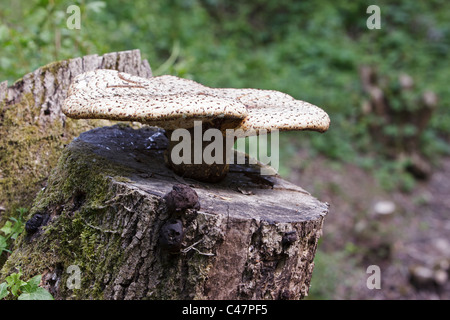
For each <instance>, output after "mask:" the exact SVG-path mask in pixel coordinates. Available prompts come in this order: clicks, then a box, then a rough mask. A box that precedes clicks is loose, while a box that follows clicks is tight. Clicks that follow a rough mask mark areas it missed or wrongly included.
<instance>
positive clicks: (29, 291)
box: [0, 271, 53, 300]
mask: <svg viewBox="0 0 450 320" xmlns="http://www.w3.org/2000/svg"><path fill="white" fill-rule="evenodd" d="M21 277H22V273H21V272H20V271H19V272H18V273H12V274H10V275H9V276H8V277H6V278H5V280H6V282H3V283H0V299H4V298H7V297H8V296H9V295H12V297H14V298H17V299H18V300H53V296H52V295H51V294H50V293H49V292H48V291H47V290H45V289H44V288H41V287H39V283H40V282H41V277H42V276H41V275H37V276H34V277H33V278H31V279H30V280H28V281H23V280H21V279H20V278H21Z"/></svg>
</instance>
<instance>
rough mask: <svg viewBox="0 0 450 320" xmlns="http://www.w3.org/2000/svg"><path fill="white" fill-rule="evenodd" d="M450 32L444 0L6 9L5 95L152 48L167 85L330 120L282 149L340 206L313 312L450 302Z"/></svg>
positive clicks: (16, 1) (1, 56)
mask: <svg viewBox="0 0 450 320" xmlns="http://www.w3.org/2000/svg"><path fill="white" fill-rule="evenodd" d="M70 5H77V6H79V8H80V10H81V21H80V29H69V28H68V27H67V20H68V19H69V17H70V16H71V15H72V12H69V13H68V12H67V8H68V7H69V6H70ZM369 5H377V6H379V8H380V10H381V11H380V19H381V20H380V27H381V28H380V29H369V28H368V27H367V22H368V19H369V18H370V17H371V14H372V13H367V8H368V6H369ZM449 18H450V4H449V3H448V1H445V0H434V1H406V0H405V1H396V2H395V3H392V2H390V1H370V2H366V1H352V2H342V3H336V2H335V1H294V0H291V1H289V0H253V1H249V2H248V3H244V2H240V1H239V2H238V1H220V0H184V1H183V0H152V1H144V0H136V1H121V0H112V1H58V0H54V1H50V0H27V1H25V0H11V1H7V0H2V1H1V2H0V50H1V51H0V81H3V80H9V82H10V83H13V82H14V81H15V80H17V79H19V78H21V77H22V76H23V75H24V74H26V73H28V72H31V71H33V70H35V69H36V68H38V67H40V66H43V65H45V64H47V63H50V62H52V61H56V60H62V59H68V58H73V57H78V56H83V55H87V54H99V55H101V54H104V53H107V52H113V51H122V50H130V49H140V51H141V55H142V57H143V58H144V59H147V60H148V61H149V63H150V65H151V67H152V70H153V73H154V75H162V74H172V75H176V76H179V77H184V78H190V79H193V80H196V81H198V82H201V83H203V84H205V85H208V86H212V87H236V88H239V87H252V88H262V89H274V90H279V91H282V92H286V93H288V94H290V95H292V96H293V97H294V98H296V99H301V100H305V101H308V102H310V103H313V104H315V105H317V106H320V107H321V108H323V109H324V110H325V111H326V112H327V113H328V114H329V115H330V118H331V127H330V130H329V131H328V132H326V133H324V134H319V133H315V132H290V133H282V134H281V135H280V140H281V141H280V146H281V154H280V161H281V168H280V174H281V175H282V176H283V177H285V178H286V179H287V180H289V181H291V182H293V183H296V184H298V185H300V186H302V187H303V188H305V189H306V190H308V191H309V192H311V193H312V194H313V195H314V196H315V197H317V198H319V199H320V200H321V201H324V202H325V201H326V202H328V203H330V204H331V208H330V213H329V215H328V216H327V218H326V220H325V225H324V232H323V236H322V238H321V240H320V243H319V246H318V251H317V255H316V259H315V264H316V266H315V270H314V273H313V278H312V281H311V289H310V295H309V297H308V299H450V280H449V275H450V274H449V272H450V268H449V264H450V236H449V234H450V196H449V195H450V145H449V141H450V105H449V100H450V90H449V80H450V68H449V65H450V64H449V56H448V53H449V48H450V23H449ZM371 265H376V266H378V267H379V268H380V272H381V289H369V288H368V286H367V281H368V278H369V277H370V276H371V274H372V273H370V272H368V271H367V270H368V269H367V268H368V267H369V266H371Z"/></svg>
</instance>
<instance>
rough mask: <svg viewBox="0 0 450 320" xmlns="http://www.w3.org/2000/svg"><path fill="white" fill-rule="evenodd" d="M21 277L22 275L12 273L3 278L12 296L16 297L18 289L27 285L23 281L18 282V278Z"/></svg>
mask: <svg viewBox="0 0 450 320" xmlns="http://www.w3.org/2000/svg"><path fill="white" fill-rule="evenodd" d="M21 276H22V273H21V272H19V273H12V274H11V275H9V276H7V277H6V278H5V280H6V282H7V283H8V287H9V288H10V290H11V293H12V294H13V295H14V296H16V297H17V296H18V291H19V289H20V287H22V286H23V285H25V284H27V283H26V282H25V281H22V280H20V277H21Z"/></svg>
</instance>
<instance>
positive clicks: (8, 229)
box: [0, 221, 13, 235]
mask: <svg viewBox="0 0 450 320" xmlns="http://www.w3.org/2000/svg"><path fill="white" fill-rule="evenodd" d="M0 231H2V232H3V233H4V234H6V235H8V234H10V233H11V232H12V231H13V228H12V223H11V221H6V223H5V225H4V226H3V228H1V229H0Z"/></svg>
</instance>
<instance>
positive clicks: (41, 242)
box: [0, 125, 328, 299]
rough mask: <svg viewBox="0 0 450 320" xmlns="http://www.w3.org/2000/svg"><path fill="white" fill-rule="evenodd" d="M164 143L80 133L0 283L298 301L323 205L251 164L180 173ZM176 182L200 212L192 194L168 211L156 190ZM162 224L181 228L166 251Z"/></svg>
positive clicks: (138, 134)
mask: <svg viewBox="0 0 450 320" xmlns="http://www.w3.org/2000/svg"><path fill="white" fill-rule="evenodd" d="M166 148H167V138H166V137H165V135H164V132H163V131H160V130H157V129H151V128H141V129H133V128H130V127H127V126H119V125H116V126H112V127H104V128H97V129H93V130H91V131H88V132H85V133H83V134H81V135H80V137H79V138H77V139H75V140H74V141H73V142H72V143H71V144H70V145H68V146H67V147H66V148H65V149H64V151H63V153H62V156H61V158H60V159H59V162H58V164H57V166H56V168H55V170H54V171H53V173H52V175H51V176H50V178H49V180H48V184H47V186H46V188H45V189H44V190H42V191H41V192H40V193H39V194H38V196H37V198H36V199H35V201H34V205H33V207H32V210H31V214H30V217H33V216H34V217H36V215H37V214H39V215H40V216H37V218H34V219H32V220H31V222H30V226H31V225H32V226H33V228H31V229H30V232H27V233H25V234H23V235H21V236H20V237H19V239H18V240H17V245H16V249H15V250H14V251H13V253H12V255H11V256H10V257H9V259H8V260H7V262H6V263H5V265H4V266H3V268H2V270H1V273H0V282H1V280H2V279H4V277H5V276H7V275H8V274H10V273H11V272H13V271H15V270H17V269H18V268H20V269H21V270H22V272H23V273H24V279H26V278H28V277H31V276H34V275H36V274H38V273H40V274H42V275H43V281H42V285H43V286H44V287H46V288H48V290H49V291H50V292H51V293H52V294H53V295H54V296H55V297H56V298H59V299H299V298H302V297H304V296H305V295H306V294H307V292H308V289H309V284H310V279H311V275H312V271H313V266H314V262H313V258H314V254H315V251H316V247H317V241H318V239H319V237H320V235H321V230H322V224H323V221H324V217H325V215H326V214H327V212H328V205H327V204H324V203H321V202H320V201H318V200H317V199H315V198H314V197H312V196H311V195H310V194H309V193H308V192H306V191H305V190H303V189H302V188H300V187H298V186H296V185H293V184H291V183H289V182H287V181H285V180H283V179H281V178H280V177H279V176H276V175H275V176H261V175H260V167H259V166H258V165H249V164H246V165H230V172H229V174H228V176H227V177H226V178H225V179H224V180H223V181H221V182H220V183H217V184H208V183H202V182H198V181H195V180H190V179H183V178H181V177H179V176H177V175H175V174H174V173H173V172H172V171H171V170H169V169H168V168H167V167H166V166H165V165H164V150H165V149H166ZM180 184H182V185H184V186H189V187H190V188H188V190H190V189H193V190H194V191H195V192H196V194H197V195H198V202H199V205H200V207H199V206H198V204H196V199H193V198H192V197H193V196H192V194H193V193H192V192H191V193H189V194H190V196H189V197H187V198H189V200H186V201H187V202H186V203H189V206H187V207H186V208H184V209H183V210H181V211H177V213H176V214H175V216H174V210H173V208H174V207H180V206H181V205H177V204H176V203H179V201H181V202H182V198H177V199H175V200H173V199H172V200H171V201H169V200H168V196H165V195H167V194H168V193H169V192H171V190H175V189H173V186H174V185H180ZM184 189H186V187H184V188H183V187H178V189H177V190H184ZM187 198H186V199H187ZM180 199H181V200H180ZM174 203H175V204H174ZM171 219H178V221H180V222H181V224H182V229H183V230H182V231H183V232H182V233H183V234H184V236H183V238H182V241H181V243H180V248H175V249H176V250H167V246H164V245H162V244H163V243H162V242H163V241H162V234H163V233H164V230H165V228H167V222H168V221H169V220H171ZM36 221H37V223H36ZM39 221H40V222H39ZM39 223H41V225H40V226H38V227H36V224H37V225H39ZM181 224H180V225H181ZM175 228H179V226H175ZM175 247H176V246H175ZM171 248H172V249H173V248H174V246H172V247H171ZM171 251H172V252H171ZM173 251H175V252H173ZM70 265H76V266H78V267H79V268H80V270H81V286H80V288H79V289H70V288H69V287H68V286H67V281H68V280H70V278H69V277H70V276H71V274H70V273H67V268H68V267H69V266H70Z"/></svg>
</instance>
